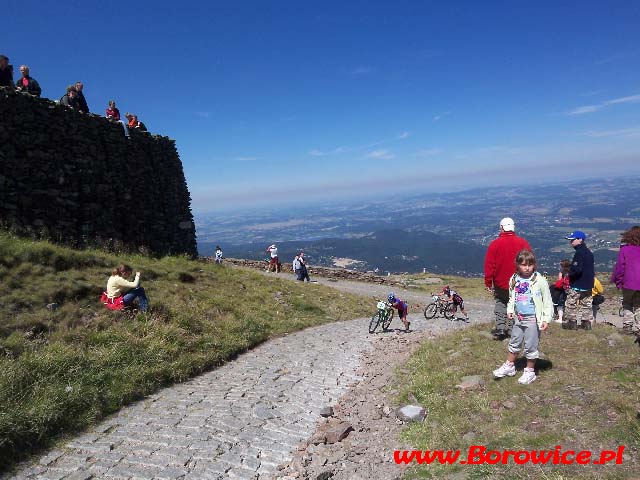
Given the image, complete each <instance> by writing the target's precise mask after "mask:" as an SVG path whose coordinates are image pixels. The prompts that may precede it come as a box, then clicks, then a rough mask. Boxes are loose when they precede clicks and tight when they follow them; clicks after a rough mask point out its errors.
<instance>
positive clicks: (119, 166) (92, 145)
mask: <svg viewBox="0 0 640 480" xmlns="http://www.w3.org/2000/svg"><path fill="white" fill-rule="evenodd" d="M190 201H191V200H190V197H189V191H188V190H187V184H186V181H185V178H184V172H183V170H182V162H181V161H180V157H179V156H178V152H177V150H176V146H175V142H174V141H173V140H171V139H169V138H167V137H162V136H158V135H151V134H149V133H145V132H139V131H131V138H126V137H125V136H124V130H123V128H122V125H121V124H119V123H112V122H111V121H109V120H107V119H106V118H103V117H100V116H98V115H85V114H82V113H79V112H77V111H73V110H69V109H67V108H66V107H64V106H62V105H58V104H56V103H55V102H52V101H50V100H47V99H38V98H33V97H30V96H27V95H21V94H16V93H9V92H0V223H1V224H2V225H1V226H2V228H4V229H8V230H11V231H14V232H16V233H18V234H20V235H31V236H35V237H38V238H47V239H49V240H51V241H54V242H59V243H65V244H69V245H73V246H76V247H84V246H90V245H97V246H106V247H109V248H116V249H122V250H140V251H147V252H149V253H154V254H162V255H164V254H176V253H185V254H188V255H191V256H195V255H196V254H197V251H196V240H195V226H194V223H193V216H192V214H191V206H190Z"/></svg>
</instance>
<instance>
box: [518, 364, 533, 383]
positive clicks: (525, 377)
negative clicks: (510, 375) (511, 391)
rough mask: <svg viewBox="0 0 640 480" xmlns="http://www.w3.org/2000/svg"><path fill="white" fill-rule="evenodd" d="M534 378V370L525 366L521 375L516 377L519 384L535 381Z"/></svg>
mask: <svg viewBox="0 0 640 480" xmlns="http://www.w3.org/2000/svg"><path fill="white" fill-rule="evenodd" d="M536 378H537V377H536V372H535V370H534V369H533V368H532V369H528V368H525V369H524V372H523V373H522V376H521V377H520V378H519V379H518V383H519V384H521V385H529V384H530V383H533V382H535V381H536Z"/></svg>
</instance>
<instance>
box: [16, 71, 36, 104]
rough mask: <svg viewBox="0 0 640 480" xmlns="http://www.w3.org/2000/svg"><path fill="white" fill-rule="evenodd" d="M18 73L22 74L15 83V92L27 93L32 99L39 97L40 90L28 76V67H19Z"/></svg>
mask: <svg viewBox="0 0 640 480" xmlns="http://www.w3.org/2000/svg"><path fill="white" fill-rule="evenodd" d="M20 73H21V74H22V78H21V79H20V80H18V81H17V82H16V90H17V91H18V92H22V93H28V94H29V95H33V96H34V97H39V96H40V94H41V93H42V89H41V88H40V85H39V84H38V82H37V81H36V80H35V79H34V78H32V77H30V76H29V67H27V66H26V65H21V66H20Z"/></svg>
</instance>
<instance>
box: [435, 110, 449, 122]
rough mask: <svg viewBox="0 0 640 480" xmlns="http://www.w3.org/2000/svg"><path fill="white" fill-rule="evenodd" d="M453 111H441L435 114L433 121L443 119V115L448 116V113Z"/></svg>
mask: <svg viewBox="0 0 640 480" xmlns="http://www.w3.org/2000/svg"><path fill="white" fill-rule="evenodd" d="M450 113H451V112H440V113H436V114H435V115H434V116H433V121H434V122H437V121H438V120H441V119H442V118H443V117H446V116H447V115H449V114H450Z"/></svg>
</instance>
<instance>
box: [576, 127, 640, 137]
mask: <svg viewBox="0 0 640 480" xmlns="http://www.w3.org/2000/svg"><path fill="white" fill-rule="evenodd" d="M578 135H580V136H583V137H591V138H603V137H640V126H639V127H631V128H621V129H619V130H590V131H588V132H583V133H579V134H578Z"/></svg>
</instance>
